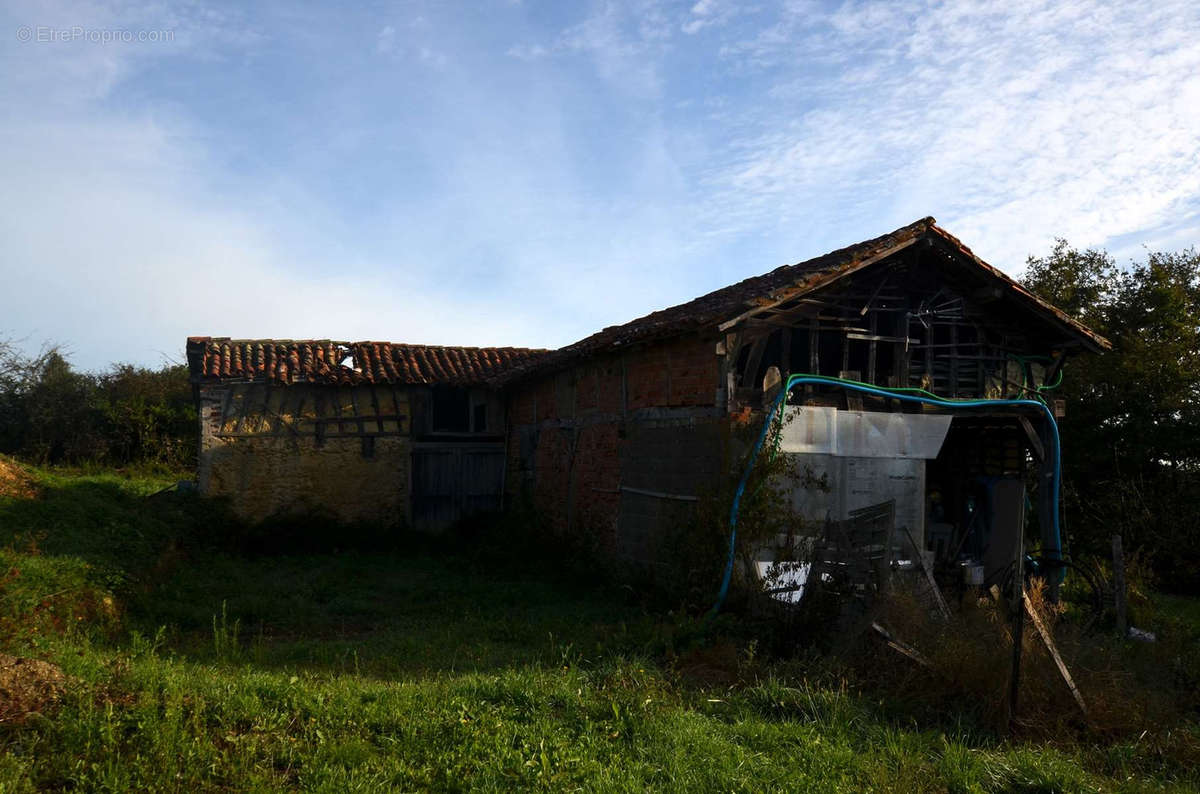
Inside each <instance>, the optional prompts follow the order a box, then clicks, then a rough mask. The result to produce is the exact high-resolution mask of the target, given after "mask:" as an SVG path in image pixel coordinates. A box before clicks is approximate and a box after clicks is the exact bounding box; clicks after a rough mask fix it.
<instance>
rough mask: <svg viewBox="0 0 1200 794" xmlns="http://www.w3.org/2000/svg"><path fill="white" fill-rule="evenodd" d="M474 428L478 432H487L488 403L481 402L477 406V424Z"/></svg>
mask: <svg viewBox="0 0 1200 794" xmlns="http://www.w3.org/2000/svg"><path fill="white" fill-rule="evenodd" d="M472 430H474V431H475V432H476V433H486V432H487V403H479V404H478V405H476V406H475V426H474V427H473V428H472Z"/></svg>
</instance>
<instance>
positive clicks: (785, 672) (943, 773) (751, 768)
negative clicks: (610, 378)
mask: <svg viewBox="0 0 1200 794" xmlns="http://www.w3.org/2000/svg"><path fill="white" fill-rule="evenodd" d="M37 476H38V480H39V482H40V483H41V485H42V489H43V493H42V496H41V497H40V498H39V499H38V500H36V501H28V500H24V501H14V500H5V499H3V498H2V497H0V545H8V546H9V550H8V551H5V552H3V553H2V554H3V559H0V562H2V563H3V565H4V566H6V568H7V569H9V570H11V569H13V568H18V569H20V570H21V575H19V576H17V577H16V578H12V577H9V578H8V579H6V580H5V584H4V589H3V590H0V599H2V602H0V603H2V605H3V606H2V607H0V609H2V611H3V615H4V616H5V618H6V619H7V620H8V621H9V623H8V625H9V626H13V625H19V624H20V621H21V620H23V619H26V618H29V619H30V620H31V621H32V622H31V623H30V625H35V626H37V628H38V630H37V631H36V632H33V631H30V632H24V633H22V632H10V635H11V636H9V637H8V638H7V643H8V645H9V651H10V652H12V653H17V654H23V655H36V656H40V657H42V658H46V659H49V660H51V661H54V662H56V663H57V664H59V665H60V666H61V667H62V668H63V670H64V671H65V672H66V673H67V674H68V675H69V676H71V677H72V678H73V685H72V687H71V688H70V690H69V691H68V693H67V694H66V696H65V697H64V699H63V702H62V704H61V705H60V707H59V708H58V709H57V710H56V711H53V712H51V713H49V714H48V715H46V716H45V717H43V718H40V719H31V720H30V721H29V722H28V723H27V724H26V725H24V726H21V727H9V728H7V729H4V728H2V727H0V747H2V748H3V754H2V755H0V791H10V790H11V791H21V790H34V789H38V788H63V787H70V788H78V789H82V790H111V791H131V790H174V791H199V790H239V791H240V790H255V789H259V790H277V789H280V788H297V789H305V790H331V791H333V790H336V791H379V790H388V789H394V790H428V789H435V790H468V789H471V790H475V789H481V790H489V789H495V790H499V789H509V788H513V787H524V788H534V789H544V790H552V791H560V790H572V789H576V790H619V791H624V790H628V791H642V790H647V789H657V790H664V791H679V790H693V791H712V790H736V791H756V792H757V791H771V790H776V791H798V790H804V791H857V790H876V791H1096V790H1116V789H1127V790H1161V789H1162V788H1163V787H1165V788H1168V789H1170V788H1176V789H1178V790H1193V789H1195V788H1198V787H1200V775H1198V774H1197V773H1196V772H1195V771H1194V770H1192V771H1189V770H1188V769H1185V768H1182V767H1180V766H1179V765H1178V764H1177V765H1175V766H1173V767H1172V766H1166V767H1162V765H1161V759H1160V758H1159V757H1158V755H1157V754H1156V751H1155V748H1154V747H1153V746H1150V745H1152V744H1153V742H1152V741H1145V742H1142V743H1141V744H1138V743H1137V742H1128V743H1121V744H1114V745H1109V746H1105V747H1096V748H1090V749H1088V748H1071V747H1064V748H1058V749H1055V748H1051V747H1035V746H1024V745H1017V746H1014V745H1010V744H1006V743H1002V742H999V741H998V740H996V739H994V738H989V737H988V736H987V734H985V733H983V732H979V731H975V730H972V729H970V728H968V727H958V728H954V727H951V726H952V725H953V721H952V720H951V721H950V722H947V723H944V724H941V725H940V726H930V725H926V726H919V725H917V724H915V723H914V722H913V721H911V720H907V721H905V720H897V719H896V718H885V717H884V716H883V714H884V710H883V706H882V704H879V703H877V702H873V701H871V700H870V699H868V698H867V697H865V696H862V695H856V694H854V693H852V692H849V691H847V690H846V689H845V688H843V687H838V686H826V685H821V684H817V683H809V682H807V681H806V680H805V678H804V673H805V671H804V669H803V668H800V667H799V666H798V665H797V664H795V663H790V664H789V663H782V662H781V663H770V662H768V663H762V662H754V661H752V660H751V659H750V658H749V654H748V653H747V652H746V650H743V651H742V652H741V653H740V654H739V655H737V656H735V660H734V661H733V665H734V666H735V667H737V668H740V669H738V670H736V671H735V672H737V673H740V676H741V678H742V680H743V683H742V684H739V685H737V686H732V687H729V686H721V687H717V686H704V685H702V684H699V683H697V682H696V680H694V679H690V678H687V677H684V676H681V675H680V674H679V673H677V672H676V671H675V668H676V667H677V665H676V666H673V665H672V663H671V661H669V660H671V659H672V658H674V648H675V646H676V645H677V644H678V643H679V642H680V637H681V634H682V631H681V629H682V627H683V624H680V623H673V622H671V621H670V620H669V619H668V618H665V617H663V616H656V615H652V614H646V613H644V612H643V611H641V610H639V609H637V608H635V607H631V606H627V605H624V604H623V603H622V601H621V600H620V599H619V598H617V597H615V596H614V594H613V592H611V591H609V590H607V589H604V588H602V587H599V586H597V585H589V584H586V583H581V582H571V581H564V579H563V577H560V576H555V575H554V574H553V572H552V571H546V570H533V571H525V572H521V571H516V570H513V569H511V568H503V569H497V568H496V567H494V566H489V565H488V564H487V561H486V560H483V559H480V558H478V557H471V556H467V555H465V554H458V555H455V554H449V553H447V552H446V551H445V550H442V551H439V552H434V551H429V550H427V551H424V552H412V553H408V554H404V555H396V554H366V553H355V554H329V555H314V556H303V557H258V558H248V557H237V556H230V555H225V554H221V553H219V552H218V551H215V550H214V549H213V548H212V546H211V544H209V543H206V542H205V538H207V537H214V536H216V537H219V536H220V535H221V532H222V530H223V526H222V523H221V522H222V520H221V519H220V518H219V516H217V515H216V513H215V512H214V511H212V510H211V509H210V508H209V507H207V506H205V505H203V504H200V503H198V502H197V501H195V500H189V499H185V498H175V497H155V498H153V499H146V498H145V496H146V495H147V494H149V493H152V492H153V491H155V490H157V489H158V488H160V487H161V486H163V485H165V484H167V482H169V478H159V479H156V478H154V477H137V478H125V477H121V476H119V475H113V474H94V475H81V474H76V475H63V474H53V473H45V472H42V473H38V475H37ZM31 542H32V543H34V544H36V553H30V552H29V551H28V549H29V548H30V545H31ZM46 595H50V596H52V598H51V599H49V601H48V602H47V601H46V599H45V598H44V596H46ZM110 596H111V597H112V598H113V600H114V603H115V604H117V605H118V608H119V609H120V610H122V613H121V614H120V615H119V616H118V615H114V614H113V611H112V610H111V609H108V608H106V607H105V606H104V604H105V601H104V599H105V598H106V597H110ZM47 603H49V604H50V606H51V607H53V608H54V609H55V610H56V611H57V615H58V616H59V617H60V618H61V617H62V616H63V615H70V614H71V608H72V606H73V605H75V606H78V605H79V604H82V605H83V607H81V609H82V610H83V612H82V613H83V614H87V616H88V619H87V620H85V621H76V623H75V624H74V625H75V626H76V627H77V628H74V629H72V630H68V631H67V633H66V634H63V633H62V632H61V630H60V629H56V628H55V627H56V626H61V625H62V624H63V621H62V620H61V619H59V620H57V621H49V622H47V621H46V620H42V619H41V618H45V617H46V612H45V610H46V609H47V607H45V604H47ZM39 604H40V605H43V606H42V610H43V611H42V612H40V613H39V612H38V606H37V605H39ZM31 616H32V617H31ZM39 620H40V622H38V621H39ZM70 622H71V621H70V620H67V621H66V623H68V624H70ZM821 680H826V679H825V678H822V679H821Z"/></svg>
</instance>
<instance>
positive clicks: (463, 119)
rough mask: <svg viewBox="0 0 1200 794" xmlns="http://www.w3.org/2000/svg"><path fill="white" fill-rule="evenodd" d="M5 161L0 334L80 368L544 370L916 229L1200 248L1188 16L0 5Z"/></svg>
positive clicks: (1199, 52) (1169, 5)
mask: <svg viewBox="0 0 1200 794" xmlns="http://www.w3.org/2000/svg"><path fill="white" fill-rule="evenodd" d="M168 34H169V35H168ZM24 35H28V36H29V37H30V39H31V40H30V41H22V40H21V39H22V37H23V36H24ZM114 38H116V39H118V40H115V41H114V40H112V39H114ZM121 38H126V39H130V40H128V41H121V40H119V39H121ZM47 39H51V40H47ZM0 142H2V145H0V174H2V175H3V177H2V178H0V246H2V248H0V277H2V282H0V283H2V284H3V287H2V288H0V289H2V291H0V336H3V337H10V338H22V339H26V340H28V341H27V344H28V345H30V346H33V347H36V346H37V345H38V344H40V343H41V342H42V341H43V340H50V341H55V342H59V343H62V344H65V345H66V346H67V347H69V348H70V349H71V350H72V351H73V360H74V362H75V363H76V364H77V365H79V366H81V367H85V368H97V367H103V366H105V365H106V364H108V363H109V362H112V361H118V360H119V361H131V362H135V363H142V364H157V363H160V362H161V361H162V360H163V358H164V356H166V357H170V358H174V359H179V358H180V357H181V350H182V346H183V341H184V338H185V337H186V336H188V335H191V334H211V335H229V336H242V337H275V338H281V337H304V338H308V337H318V338H330V337H331V338H335V339H343V340H356V339H382V340H396V341H408V342H425V343H432V344H477V345H527V346H537V347H557V346H560V345H563V344H567V343H570V342H572V341H575V340H576V339H578V338H581V337H583V336H586V335H587V334H589V333H591V332H592V331H595V330H598V329H599V328H601V327H603V326H606V325H612V324H616V323H621V322H625V321H627V320H629V319H631V318H633V317H636V316H639V315H641V314H644V313H646V312H648V311H652V310H654V309H657V308H662V307H664V306H668V305H671V304H674V303H678V302H681V301H684V300H688V299H690V298H692V297H695V296H696V295H699V294H702V293H704V292H707V291H709V290H712V289H715V288H717V287H720V286H723V285H725V284H727V283H730V282H732V281H735V280H738V279H741V278H745V277H747V276H750V275H754V274H757V273H761V272H765V271H767V270H769V269H771V268H773V267H776V266H778V265H780V264H786V263H790V262H795V261H799V260H802V259H806V258H808V257H810V256H814V255H817V254H819V253H823V252H824V251H827V250H829V249H832V248H835V247H839V246H841V245H844V244H848V243H852V242H856V241H858V240H861V239H864V238H867V237H872V236H875V235H877V234H880V233H883V232H886V231H889V230H891V229H893V228H895V227H897V226H900V225H903V224H905V223H908V222H910V221H913V220H915V219H917V218H919V217H923V216H925V215H933V216H935V217H937V218H938V220H939V222H940V223H941V224H942V225H943V226H945V227H946V228H948V229H949V230H950V231H951V232H953V233H954V234H956V235H958V236H959V237H961V238H962V239H963V240H964V241H965V242H966V243H967V244H968V245H970V246H972V248H973V249H974V250H975V251H976V252H977V253H978V254H980V255H981V256H983V257H984V258H985V259H987V260H988V261H990V262H992V263H993V264H995V265H997V266H998V267H1001V268H1003V269H1005V270H1006V271H1008V272H1010V273H1013V274H1019V273H1020V271H1021V268H1022V265H1023V263H1024V260H1025V258H1026V256H1028V255H1029V254H1031V253H1044V252H1047V251H1048V250H1049V249H1050V247H1051V245H1052V242H1053V238H1054V237H1056V236H1063V237H1066V238H1068V239H1069V240H1070V241H1071V242H1073V243H1074V244H1076V245H1080V246H1105V247H1108V248H1109V249H1110V250H1112V251H1113V252H1114V253H1116V254H1117V255H1118V256H1120V257H1123V258H1128V257H1136V256H1139V255H1140V254H1141V252H1142V250H1143V247H1149V248H1151V249H1171V250H1174V249H1180V248H1184V247H1187V246H1190V245H1192V244H1194V243H1196V242H1197V241H1198V238H1200V4H1197V3H1195V2H1192V1H1191V0H1189V1H1187V2H1176V1H1175V0H1161V1H1160V2H1155V3H1151V4H1145V3H1113V2H1108V3H1091V2H1078V1H1077V0H1060V1H1059V2H1020V1H1019V0H1013V1H1012V2H995V1H994V0H945V2H937V3H926V2H909V1H908V0H888V1H886V2H845V3H832V4H831V3H817V2H801V1H798V0H782V1H781V2H777V1H776V0H761V2H753V3H744V4H738V3H732V2H726V0H699V2H696V1H695V0H691V1H690V2H659V1H658V0H631V1H630V2H577V3H574V2H567V3H564V2H551V3H540V2H533V1H532V0H521V1H519V2H518V1H508V0H494V1H489V0H484V1H482V2H477V3H471V4H467V3H461V4H460V3H451V2H440V3H439V2H399V3H363V4H356V5H354V6H353V7H352V8H339V7H333V6H328V7H321V6H310V7H305V6H302V5H300V4H298V3H290V2H289V3H270V2H265V3H256V4H247V5H245V6H238V5H232V4H212V3H204V2H190V3H179V4H174V3H162V2H160V3H150V4H125V3H120V2H113V3H74V2H50V3H28V4H21V3H17V4H14V3H5V4H3V8H2V10H0Z"/></svg>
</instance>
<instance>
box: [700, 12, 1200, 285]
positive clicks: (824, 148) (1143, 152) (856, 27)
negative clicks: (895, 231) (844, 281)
mask: <svg viewBox="0 0 1200 794" xmlns="http://www.w3.org/2000/svg"><path fill="white" fill-rule="evenodd" d="M1198 33H1200V7H1197V6H1196V5H1195V4H1194V3H1190V2H1174V3H1171V2H1163V3H1158V4H1155V5H1154V6H1153V7H1147V6H1144V5H1133V4H1112V5H1106V4H1092V3H1082V2H1075V3H1061V2H1049V1H1048V2H1024V3H1003V4H998V3H995V2H989V1H988V0H955V1H954V2H950V3H946V4H937V5H936V6H933V5H926V4H924V3H905V4H900V3H894V2H874V1H872V2H852V3H847V4H846V5H844V6H842V7H840V8H839V9H837V10H836V11H835V12H833V13H832V14H828V15H822V14H818V13H815V11H814V9H812V8H811V7H807V6H804V7H801V6H790V7H786V8H785V9H784V10H783V11H782V13H781V14H780V16H779V17H778V18H777V19H776V20H775V22H774V24H773V25H772V26H770V27H769V28H768V29H766V30H764V31H760V32H758V33H757V34H756V35H754V36H751V37H749V38H747V39H745V40H743V41H741V42H739V43H735V44H733V45H730V46H727V47H726V48H725V50H724V52H725V56H726V58H727V59H729V60H730V61H731V62H733V63H735V64H737V65H738V66H741V67H742V68H750V69H758V70H761V71H762V74H763V75H764V76H765V77H766V78H767V79H770V80H772V84H773V88H772V93H773V96H774V97H775V98H776V99H777V100H778V101H779V102H780V103H781V106H779V107H772V108H770V109H769V110H766V109H763V110H760V111H758V112H756V113H755V114H753V116H752V117H751V118H750V119H749V120H748V121H747V122H746V123H745V125H744V129H743V131H742V134H740V135H739V137H738V139H737V141H736V142H735V144H734V146H733V148H732V149H731V156H729V157H727V158H725V159H724V160H723V161H722V162H720V163H719V164H717V165H716V166H715V167H714V168H713V169H712V171H711V172H710V173H709V175H708V177H707V179H706V184H707V185H708V186H709V192H710V194H711V195H712V196H714V197H715V198H713V199H712V200H711V201H710V202H709V206H708V211H709V214H710V216H711V217H714V218H720V219H722V220H724V221H725V223H724V224H722V225H721V228H723V229H724V230H725V231H727V232H728V233H740V232H744V231H745V230H747V229H753V228H761V227H763V226H765V225H771V224H776V223H777V224H788V223H795V222H797V221H801V222H805V223H811V222H812V221H814V220H816V221H818V222H819V223H837V222H838V220H837V219H838V216H841V217H842V218H843V219H845V218H847V217H848V218H852V219H854V220H855V221H856V222H860V224H861V222H865V221H866V219H868V218H872V217H878V216H879V215H880V214H881V213H882V214H884V215H886V216H887V217H888V218H890V219H891V221H892V222H897V223H899V222H904V221H906V220H911V219H914V218H916V217H919V216H921V215H925V214H936V215H937V217H938V219H939V221H941V222H942V223H944V224H945V225H947V226H948V227H950V228H951V229H952V230H953V231H954V232H955V233H956V234H958V235H959V236H961V237H962V238H963V239H964V240H965V241H966V242H968V244H970V245H972V246H973V247H974V248H975V250H976V251H977V252H979V253H980V254H981V255H982V256H984V257H985V258H989V259H992V260H994V261H995V262H996V264H998V265H1001V266H1007V267H1010V268H1014V267H1015V266H1017V265H1019V264H1020V263H1022V262H1023V261H1024V258H1025V256H1026V254H1028V253H1030V252H1041V251H1045V250H1047V249H1048V247H1049V245H1050V242H1051V240H1052V238H1053V237H1054V236H1067V237H1069V238H1070V239H1071V240H1072V241H1074V242H1076V243H1077V244H1080V245H1102V244H1104V242H1105V241H1106V240H1108V239H1110V238H1113V237H1117V236H1119V235H1124V234H1128V233H1130V232H1133V231H1136V230H1139V229H1153V228H1155V227H1156V226H1160V225H1164V224H1170V223H1173V222H1175V221H1176V220H1177V215H1178V213H1180V212H1182V211H1186V207H1185V205H1186V203H1187V202H1188V201H1189V200H1191V199H1193V198H1194V197H1195V196H1197V195H1198V193H1200V163H1198V162H1197V156H1196V152H1197V151H1200V101H1197V100H1198V99H1200V36H1198V35H1197V34H1198ZM797 42H803V43H804V44H803V46H798V45H797ZM799 53H804V54H803V55H800V54H799ZM797 58H800V63H798V64H796V63H794V61H795V59H797ZM826 65H833V66H834V67H835V68H834V70H833V71H832V72H829V71H823V67H824V66H826ZM817 75H819V76H817ZM788 104H792V105H793V106H795V107H799V108H809V109H807V110H804V111H803V112H801V113H800V114H799V115H798V116H796V115H792V114H791V113H789V112H788V108H787V105H788ZM859 219H861V221H859ZM1196 220H1200V219H1196ZM843 225H844V224H843ZM879 225H880V224H879V221H878V220H876V221H875V222H874V224H873V225H871V226H865V225H863V226H862V228H863V229H864V232H868V233H874V232H875V231H877V230H878V229H879ZM885 225H886V224H885ZM1193 229H1195V230H1197V231H1200V224H1197V223H1196V222H1195V221H1194V222H1193Z"/></svg>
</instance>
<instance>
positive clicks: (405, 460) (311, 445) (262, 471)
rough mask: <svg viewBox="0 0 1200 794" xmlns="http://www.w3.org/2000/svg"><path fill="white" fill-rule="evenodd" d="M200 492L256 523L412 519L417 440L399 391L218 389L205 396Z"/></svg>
mask: <svg viewBox="0 0 1200 794" xmlns="http://www.w3.org/2000/svg"><path fill="white" fill-rule="evenodd" d="M200 428H201V429H200V460H199V481H200V489H201V492H202V493H205V494H208V495H212V496H224V497H227V498H229V499H230V502H231V505H232V507H233V509H234V511H235V512H236V513H237V514H238V515H240V516H241V517H243V518H245V519H247V520H250V521H261V520H263V519H267V518H271V517H275V516H283V515H301V514H304V515H314V514H315V515H321V514H325V515H328V516H330V517H331V518H334V519H337V520H339V521H343V522H368V521H369V522H380V523H385V524H397V523H401V522H404V521H407V519H408V511H409V502H410V500H409V489H410V483H409V479H410V478H409V474H410V470H411V450H412V441H411V438H410V436H409V399H408V394H407V393H406V391H405V390H404V389H403V388H402V387H390V386H370V385H363V386H353V387H348V386H323V385H322V386H313V385H300V384H298V385H289V386H280V385H272V384H267V383H229V384H212V385H205V386H202V387H201V390H200Z"/></svg>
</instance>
